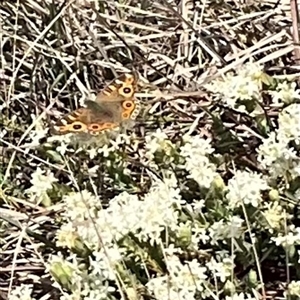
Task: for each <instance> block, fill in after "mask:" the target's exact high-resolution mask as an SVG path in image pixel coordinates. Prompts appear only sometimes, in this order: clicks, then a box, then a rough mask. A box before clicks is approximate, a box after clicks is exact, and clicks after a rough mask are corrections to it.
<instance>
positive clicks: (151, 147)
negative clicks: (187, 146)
mask: <svg viewBox="0 0 300 300" xmlns="http://www.w3.org/2000/svg"><path fill="white" fill-rule="evenodd" d="M145 142H146V143H145V144H146V146H145V150H146V152H145V154H144V156H145V157H146V158H147V159H148V161H149V163H150V165H151V167H153V168H157V166H156V165H155V163H154V160H155V159H154V158H155V153H157V152H159V151H161V152H163V153H164V155H166V156H168V157H169V159H172V151H173V149H174V146H173V144H172V143H171V141H170V140H169V138H168V136H167V135H166V133H165V132H163V131H162V130H161V129H157V130H156V131H155V132H152V133H150V134H147V135H146V137H145Z"/></svg>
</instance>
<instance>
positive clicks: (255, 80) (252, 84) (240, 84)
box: [205, 63, 263, 112]
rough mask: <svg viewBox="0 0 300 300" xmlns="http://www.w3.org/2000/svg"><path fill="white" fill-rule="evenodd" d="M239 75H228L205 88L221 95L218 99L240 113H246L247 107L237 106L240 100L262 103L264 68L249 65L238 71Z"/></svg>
mask: <svg viewBox="0 0 300 300" xmlns="http://www.w3.org/2000/svg"><path fill="white" fill-rule="evenodd" d="M236 71H237V75H234V74H233V73H227V74H226V75H225V76H224V78H222V79H217V80H214V81H213V82H211V83H209V84H207V85H206V86H205V87H206V88H207V89H208V90H210V91H213V93H214V94H217V93H218V94H220V95H219V96H218V99H220V100H221V101H223V102H225V103H226V104H227V105H229V106H230V107H232V108H234V109H237V110H239V111H244V112H245V111H246V109H245V106H243V105H239V106H238V105H237V101H238V100H253V99H256V100H258V101H261V93H260V91H261V87H262V75H263V72H262V66H260V65H258V64H253V63H248V64H245V65H243V66H242V67H241V68H239V69H237V70H236Z"/></svg>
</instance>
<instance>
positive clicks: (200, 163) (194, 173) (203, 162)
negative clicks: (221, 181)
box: [180, 136, 218, 188]
mask: <svg viewBox="0 0 300 300" xmlns="http://www.w3.org/2000/svg"><path fill="white" fill-rule="evenodd" d="M184 140H185V144H184V146H182V147H181V148H180V154H181V156H183V157H184V158H185V164H184V166H183V168H184V169H186V170H187V171H188V172H189V173H190V175H189V176H188V178H192V179H194V180H195V181H196V182H197V183H198V184H199V185H200V186H201V187H205V188H209V187H210V185H211V183H212V181H213V180H214V179H215V178H216V176H217V175H218V173H217V172H216V166H215V165H214V164H213V163H211V162H210V160H209V158H208V157H207V156H208V155H209V154H212V153H213V152H214V149H213V148H212V147H211V145H210V141H209V140H205V139H203V138H201V137H200V136H193V137H191V136H185V137H184Z"/></svg>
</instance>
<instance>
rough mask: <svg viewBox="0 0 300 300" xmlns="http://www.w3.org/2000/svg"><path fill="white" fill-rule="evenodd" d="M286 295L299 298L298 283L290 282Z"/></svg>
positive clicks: (299, 288)
mask: <svg viewBox="0 0 300 300" xmlns="http://www.w3.org/2000/svg"><path fill="white" fill-rule="evenodd" d="M288 295H289V296H297V297H300V281H295V280H293V281H291V282H290V283H289V285H288Z"/></svg>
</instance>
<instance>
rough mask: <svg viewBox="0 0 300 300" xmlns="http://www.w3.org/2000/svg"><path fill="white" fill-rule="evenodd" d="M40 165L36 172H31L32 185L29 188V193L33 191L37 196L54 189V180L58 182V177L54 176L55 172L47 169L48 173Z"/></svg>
mask: <svg viewBox="0 0 300 300" xmlns="http://www.w3.org/2000/svg"><path fill="white" fill-rule="evenodd" d="M44 174H45V171H43V170H42V169H41V168H40V167H38V168H37V169H36V171H35V172H34V173H32V174H31V180H30V183H31V184H32V186H31V187H30V188H29V189H27V193H32V194H34V195H36V196H41V195H43V194H44V193H45V192H46V191H47V190H50V189H52V185H53V183H54V182H57V179H56V178H55V177H54V175H53V173H52V172H50V171H49V170H47V172H46V175H44Z"/></svg>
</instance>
